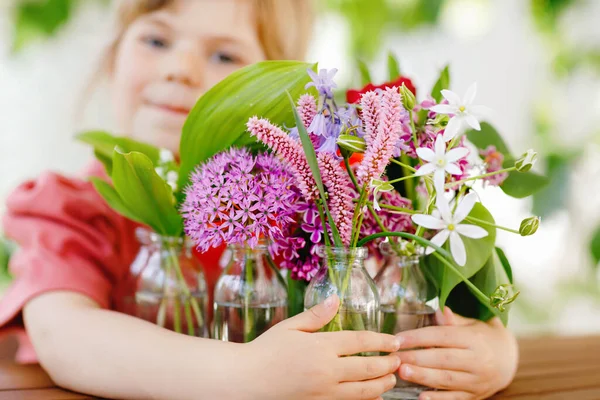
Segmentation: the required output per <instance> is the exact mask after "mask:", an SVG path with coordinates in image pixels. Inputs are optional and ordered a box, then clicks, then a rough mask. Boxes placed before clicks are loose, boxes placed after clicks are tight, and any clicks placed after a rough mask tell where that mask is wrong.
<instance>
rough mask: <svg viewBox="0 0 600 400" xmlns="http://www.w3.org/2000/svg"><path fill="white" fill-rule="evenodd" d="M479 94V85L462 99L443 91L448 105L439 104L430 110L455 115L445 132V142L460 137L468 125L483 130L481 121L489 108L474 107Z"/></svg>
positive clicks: (474, 86) (470, 87)
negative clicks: (476, 96) (474, 101)
mask: <svg viewBox="0 0 600 400" xmlns="http://www.w3.org/2000/svg"><path fill="white" fill-rule="evenodd" d="M476 94H477V83H473V84H472V85H471V86H469V88H468V89H467V93H466V94H465V96H464V97H463V98H462V99H461V98H460V96H459V95H458V94H456V93H454V92H453V91H451V90H442V96H444V98H445V99H446V100H447V101H448V104H437V105H435V106H433V107H431V108H430V110H431V111H434V112H436V113H438V114H453V117H452V118H450V120H449V121H448V125H446V129H445V130H444V140H445V141H446V142H448V141H450V140H452V139H453V138H454V137H456V135H458V134H459V133H460V132H461V130H462V129H463V127H464V126H465V124H466V125H468V126H470V127H471V128H473V129H475V130H476V131H479V130H481V126H480V125H479V120H480V119H481V118H482V117H483V114H484V113H485V112H486V109H487V107H484V106H476V105H473V100H475V95H476Z"/></svg>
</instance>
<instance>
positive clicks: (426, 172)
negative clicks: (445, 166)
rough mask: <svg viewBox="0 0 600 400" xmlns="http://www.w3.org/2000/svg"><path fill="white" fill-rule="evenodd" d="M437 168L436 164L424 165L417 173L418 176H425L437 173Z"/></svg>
mask: <svg viewBox="0 0 600 400" xmlns="http://www.w3.org/2000/svg"><path fill="white" fill-rule="evenodd" d="M436 169H437V168H436V166H435V164H432V163H427V164H423V165H422V166H421V167H420V168H419V169H418V170H417V172H415V175H416V176H423V175H429V174H430V173H432V172H433V171H435V170H436Z"/></svg>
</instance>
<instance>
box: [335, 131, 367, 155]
mask: <svg viewBox="0 0 600 400" xmlns="http://www.w3.org/2000/svg"><path fill="white" fill-rule="evenodd" d="M337 144H338V146H340V147H341V148H342V149H344V150H346V151H349V152H351V153H364V152H365V150H366V148H367V144H366V142H365V139H363V138H361V137H358V136H354V135H340V137H339V138H338V140H337Z"/></svg>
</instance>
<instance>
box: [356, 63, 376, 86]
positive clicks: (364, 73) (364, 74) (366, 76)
mask: <svg viewBox="0 0 600 400" xmlns="http://www.w3.org/2000/svg"><path fill="white" fill-rule="evenodd" d="M357 63H358V70H359V71H360V80H361V83H362V85H363V86H365V85H367V84H369V83H371V82H373V81H372V80H371V73H370V72H369V67H367V64H365V62H364V61H362V60H358V61H357Z"/></svg>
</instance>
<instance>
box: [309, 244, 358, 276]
mask: <svg viewBox="0 0 600 400" xmlns="http://www.w3.org/2000/svg"><path fill="white" fill-rule="evenodd" d="M367 253H368V252H367V249H366V248H365V247H351V248H347V247H332V246H319V247H318V248H317V255H318V256H319V257H321V259H322V260H323V266H324V267H327V268H329V269H333V270H339V271H343V270H347V269H352V268H363V267H364V263H365V259H366V258H367Z"/></svg>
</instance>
